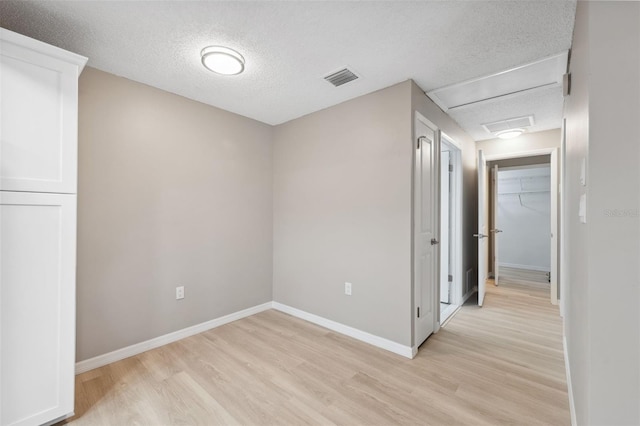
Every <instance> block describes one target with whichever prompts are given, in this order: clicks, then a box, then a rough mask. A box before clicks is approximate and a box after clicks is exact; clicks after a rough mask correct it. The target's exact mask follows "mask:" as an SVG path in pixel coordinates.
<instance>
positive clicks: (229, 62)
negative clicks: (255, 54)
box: [200, 46, 244, 75]
mask: <svg viewBox="0 0 640 426" xmlns="http://www.w3.org/2000/svg"><path fill="white" fill-rule="evenodd" d="M200 56H202V65H204V66H205V68H207V69H208V70H210V71H213V72H215V73H217V74H223V75H236V74H240V73H241V72H242V71H244V58H243V57H242V55H241V54H239V53H238V52H236V51H235V50H233V49H229V48H228V47H223V46H208V47H205V48H204V49H202V52H200Z"/></svg>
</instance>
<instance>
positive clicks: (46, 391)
mask: <svg viewBox="0 0 640 426" xmlns="http://www.w3.org/2000/svg"><path fill="white" fill-rule="evenodd" d="M0 223H1V228H0V238H1V242H0V250H1V252H0V253H2V264H1V265H0V266H1V268H2V269H1V272H0V279H1V280H2V281H1V282H2V286H1V292H0V301H1V303H2V310H1V312H0V320H1V323H0V324H1V331H0V336H1V339H2V345H1V347H0V350H1V356H2V358H1V360H2V361H1V370H0V371H1V374H2V393H1V395H2V425H22V424H24V425H36V424H42V423H45V422H48V421H50V420H53V419H56V418H58V417H61V416H64V415H67V414H69V413H72V412H73V395H74V364H75V298H76V293H75V258H76V251H75V236H76V197H75V195H67V194H46V193H27V192H0Z"/></svg>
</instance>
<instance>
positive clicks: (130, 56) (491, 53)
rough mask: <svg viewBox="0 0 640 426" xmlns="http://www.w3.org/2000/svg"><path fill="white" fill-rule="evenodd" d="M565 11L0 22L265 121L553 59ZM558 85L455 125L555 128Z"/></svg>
mask: <svg viewBox="0 0 640 426" xmlns="http://www.w3.org/2000/svg"><path fill="white" fill-rule="evenodd" d="M574 14H575V1H561V0H551V1H435V2H431V1H417V2H404V1H383V2H368V1H349V2H324V1H321V2H314V1H298V2H246V1H237V2H220V1H211V2H207V1H199V2H198V1H196V2H194V1H158V2H156V1H122V2H118V1H61V2H57V1H8V0H3V1H0V26H2V27H5V28H7V29H10V30H13V31H16V32H19V33H22V34H26V35H28V36H31V37H34V38H36V39H39V40H43V41H45V42H48V43H50V44H53V45H56V46H60V47H63V48H65V49H68V50H71V51H73V52H76V53H79V54H82V55H85V56H87V57H89V64H88V65H89V66H92V67H95V68H99V69H101V70H104V71H107V72H111V73H114V74H117V75H120V76H123V77H126V78H129V79H131V80H135V81H139V82H142V83H146V84H149V85H151V86H155V87H158V88H161V89H164V90H167V91H170V92H173V93H177V94H180V95H182V96H185V97H188V98H191V99H195V100H198V101H201V102H204V103H207V104H210V105H214V106H217V107H220V108H223V109H226V110H229V111H232V112H235V113H238V114H241V115H244V116H247V117H251V118H254V119H256V120H260V121H263V122H265V123H269V124H279V123H282V122H285V121H288V120H291V119H293V118H296V117H300V116H302V115H305V114H309V113H311V112H314V111H317V110H320V109H323V108H326V107H329V106H332V105H335V104H337V103H340V102H343V101H345V100H348V99H351V98H354V97H357V96H360V95H363V94H366V93H370V92H372V91H375V90H378V89H381V88H384V87H387V86H390V85H392V84H395V83H398V82H401V81H404V80H407V79H410V78H411V79H413V80H415V81H416V83H417V84H418V85H419V86H420V87H421V88H422V89H423V90H425V91H429V90H432V89H436V88H439V87H443V86H447V85H450V84H453V83H457V82H461V81H465V80H469V79H471V78H475V77H480V76H483V75H488V74H492V73H495V72H499V71H502V70H506V69H509V68H512V67H514V66H518V65H522V64H524V63H528V62H531V61H534V60H537V59H540V58H544V57H547V56H550V55H552V54H556V53H559V52H562V51H564V50H567V49H569V47H570V45H571V33H572V29H573V20H574ZM207 45H224V46H228V47H231V48H234V49H236V50H238V51H239V52H241V53H242V55H244V57H245V59H246V71H245V72H244V73H243V74H241V75H238V76H231V77H228V76H227V77H225V76H219V75H216V74H213V73H211V72H209V71H207V70H206V69H205V68H204V67H203V66H202V65H201V63H200V57H199V52H200V50H201V49H202V48H203V47H205V46H207ZM344 66H348V67H350V68H351V69H353V70H354V71H355V72H356V73H358V74H359V75H360V76H361V78H360V79H358V80H356V81H354V82H351V83H348V84H346V85H344V86H341V87H338V88H335V87H333V86H331V85H330V84H329V83H327V82H326V81H324V80H323V77H324V76H325V75H327V74H329V73H331V72H333V71H336V70H338V69H340V68H341V67H344ZM559 90H560V89H556V92H554V93H550V92H549V93H548V94H549V97H548V98H544V97H543V96H542V95H541V94H538V95H537V96H534V97H533V98H531V99H529V97H528V96H527V95H522V96H521V97H519V98H511V99H510V100H509V101H507V102H508V103H505V104H504V105H491V106H490V107H486V108H479V111H475V112H473V111H471V110H469V111H459V112H458V113H456V115H455V116H454V118H455V119H456V120H458V121H459V123H460V124H461V125H462V127H464V128H465V129H466V130H467V131H468V132H469V133H470V134H472V136H473V137H474V138H476V139H485V138H489V137H492V135H489V134H484V135H483V134H482V133H478V131H476V130H477V129H476V127H480V125H481V124H482V123H484V122H488V121H495V120H499V119H503V118H511V117H514V116H518V115H529V114H532V113H533V114H535V115H536V121H537V123H538V126H539V129H540V130H542V129H545V128H554V127H559V123H560V109H559V108H561V105H562V101H561V97H560V101H559V102H558V96H557V95H558V94H559ZM545 93H546V92H545ZM552 98H553V99H554V101H552V100H551V99H552ZM532 108H535V110H534V111H532V110H531V109H532ZM485 110H486V111H485ZM512 111H513V112H512ZM515 111H518V112H515ZM501 114H502V115H501ZM504 114H506V116H504ZM452 115H453V114H452ZM547 116H553V120H552V121H553V123H551V122H549V123H546V124H545V123H544V121H545V120H544V117H547ZM479 131H482V132H483V130H482V129H481V128H480V129H479Z"/></svg>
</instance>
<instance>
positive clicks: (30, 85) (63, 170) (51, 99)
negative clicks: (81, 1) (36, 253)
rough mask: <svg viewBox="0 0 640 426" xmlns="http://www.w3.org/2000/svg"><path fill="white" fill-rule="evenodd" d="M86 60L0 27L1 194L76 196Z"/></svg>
mask: <svg viewBox="0 0 640 426" xmlns="http://www.w3.org/2000/svg"><path fill="white" fill-rule="evenodd" d="M85 63H86V58H84V57H82V56H78V55H76V54H73V53H70V52H67V51H64V50H62V49H58V48H55V47H53V46H49V45H47V44H45V43H41V42H38V41H36V40H33V39H30V38H27V37H24V36H21V35H19V34H16V33H14V32H11V31H7V30H4V29H0V69H1V70H2V72H1V74H0V82H1V83H0V117H2V127H0V139H1V143H2V146H1V148H2V151H1V152H0V153H1V155H0V170H1V171H0V190H2V191H30V192H56V193H67V194H75V193H76V192H77V189H76V188H77V158H78V154H77V151H78V149H77V147H78V75H79V74H80V72H81V71H82V68H83V67H84V64H85Z"/></svg>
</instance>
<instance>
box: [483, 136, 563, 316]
mask: <svg viewBox="0 0 640 426" xmlns="http://www.w3.org/2000/svg"><path fill="white" fill-rule="evenodd" d="M538 155H551V156H555V157H556V159H557V155H558V148H557V147H554V148H541V149H534V150H530V151H517V152H509V153H504V154H490V155H485V158H486V160H487V162H489V161H497V160H506V159H509V158H522V157H534V156H538ZM556 164H560V168H562V164H561V162H558V161H557V160H556ZM550 168H551V182H558V177H559V176H560V174H562V170H558V167H555V168H554V167H550ZM551 186H553V185H551ZM550 189H551V197H552V198H554V197H555V198H556V199H558V196H560V199H559V202H558V203H557V205H562V203H563V194H562V193H560V192H559V191H558V185H555V188H553V187H552V188H550ZM555 213H556V218H555V219H553V218H552V220H551V226H552V229H551V232H552V234H553V235H554V237H556V238H557V237H560V240H562V236H561V235H559V234H558V229H557V228H558V227H557V225H558V219H557V211H556V212H555ZM551 214H553V209H552V212H551ZM554 224H556V228H555V229H554V228H553V226H554ZM552 241H553V238H552ZM555 241H556V243H555V244H556V246H558V239H556V240H555ZM560 246H562V245H560ZM556 250H558V247H556ZM553 253H554V251H553V250H552V254H553ZM556 253H557V251H556ZM556 257H557V256H556ZM557 265H558V263H557V259H556V260H555V261H554V259H551V268H550V269H551V271H549V272H550V278H551V288H550V292H549V293H550V294H549V300H550V301H551V303H552V304H554V305H557V304H558V268H557Z"/></svg>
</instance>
